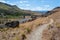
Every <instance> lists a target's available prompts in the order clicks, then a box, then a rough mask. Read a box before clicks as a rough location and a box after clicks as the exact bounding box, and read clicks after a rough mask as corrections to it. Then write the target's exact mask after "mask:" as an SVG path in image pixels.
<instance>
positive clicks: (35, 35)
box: [26, 19, 53, 40]
mask: <svg viewBox="0 0 60 40" xmlns="http://www.w3.org/2000/svg"><path fill="white" fill-rule="evenodd" d="M52 23H53V19H50V22H49V23H48V24H43V25H42V26H39V27H38V28H37V29H36V30H34V31H33V32H32V33H31V34H30V36H29V37H28V38H27V39H26V40H42V39H41V37H42V32H43V30H44V29H46V28H47V27H48V25H50V24H52Z"/></svg>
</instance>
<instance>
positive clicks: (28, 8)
mask: <svg viewBox="0 0 60 40" xmlns="http://www.w3.org/2000/svg"><path fill="white" fill-rule="evenodd" d="M20 8H21V9H25V10H32V11H47V10H51V8H47V7H34V8H31V7H25V8H23V7H20Z"/></svg>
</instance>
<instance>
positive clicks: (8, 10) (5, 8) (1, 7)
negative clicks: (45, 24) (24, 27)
mask: <svg viewBox="0 0 60 40" xmlns="http://www.w3.org/2000/svg"><path fill="white" fill-rule="evenodd" d="M35 14H38V15H41V14H40V13H37V12H33V11H31V10H23V9H20V8H18V7H17V6H16V5H10V4H7V3H2V2H0V16H1V15H4V16H26V15H28V16H31V15H35Z"/></svg>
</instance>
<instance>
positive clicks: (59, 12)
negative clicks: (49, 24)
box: [48, 7, 60, 23]
mask: <svg viewBox="0 0 60 40" xmlns="http://www.w3.org/2000/svg"><path fill="white" fill-rule="evenodd" d="M51 12H52V14H51V15H49V16H48V17H49V18H53V19H54V20H55V22H57V23H60V8H59V7H57V8H55V9H53V10H52V11H51Z"/></svg>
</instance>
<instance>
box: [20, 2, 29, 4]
mask: <svg viewBox="0 0 60 40" xmlns="http://www.w3.org/2000/svg"><path fill="white" fill-rule="evenodd" d="M20 3H21V4H22V3H28V1H20Z"/></svg>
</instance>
